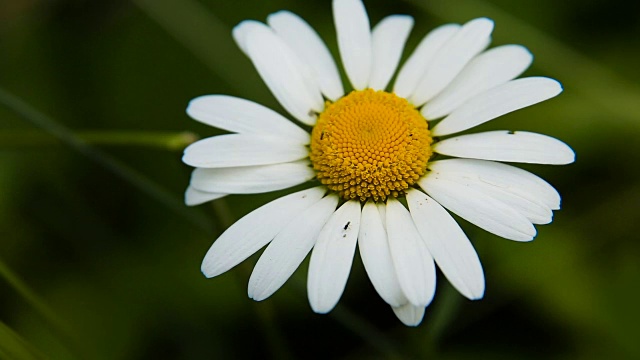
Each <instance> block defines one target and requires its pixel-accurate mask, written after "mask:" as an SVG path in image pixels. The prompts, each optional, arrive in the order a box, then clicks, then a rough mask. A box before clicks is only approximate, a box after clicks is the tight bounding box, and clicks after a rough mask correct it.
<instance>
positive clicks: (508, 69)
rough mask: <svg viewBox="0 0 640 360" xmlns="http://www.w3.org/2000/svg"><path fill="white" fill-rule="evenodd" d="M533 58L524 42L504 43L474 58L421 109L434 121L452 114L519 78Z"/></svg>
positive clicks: (426, 116) (423, 113)
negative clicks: (460, 107)
mask: <svg viewBox="0 0 640 360" xmlns="http://www.w3.org/2000/svg"><path fill="white" fill-rule="evenodd" d="M532 61H533V55H532V54H531V53H530V52H529V50H527V48H525V47H524V46H520V45H503V46H498V47H496V48H493V49H490V50H487V51H485V52H484V53H482V54H480V55H478V56H477V57H476V58H474V59H473V60H471V61H470V62H469V64H467V66H466V67H465V68H464V69H463V70H462V71H461V72H460V74H458V76H456V78H455V79H454V80H453V81H452V82H451V84H450V85H449V86H447V87H446V88H445V89H444V90H443V91H442V92H441V93H440V94H438V96H436V97H435V98H433V100H431V101H429V102H428V103H427V104H426V105H425V106H424V107H423V108H422V110H421V113H422V115H423V116H424V117H425V118H427V119H430V120H433V119H439V118H441V117H443V116H445V115H448V114H450V113H451V112H452V111H454V110H455V109H456V108H458V107H459V106H460V105H462V104H463V103H464V102H465V101H467V100H469V99H471V98H472V97H473V96H475V95H477V94H480V93H482V92H484V91H486V90H489V89H491V88H493V87H495V86H498V85H501V84H504V83H506V82H507V81H509V80H512V79H515V78H516V77H518V76H519V75H520V74H522V73H523V72H524V71H525V70H526V69H527V68H528V67H529V65H531V62H532Z"/></svg>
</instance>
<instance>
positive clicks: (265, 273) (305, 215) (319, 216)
mask: <svg viewBox="0 0 640 360" xmlns="http://www.w3.org/2000/svg"><path fill="white" fill-rule="evenodd" d="M337 205H338V197H337V196H336V195H328V196H326V197H324V198H323V199H322V200H320V201H318V202H316V203H315V204H313V205H312V206H311V207H309V208H308V209H306V210H304V211H302V212H301V213H299V214H298V215H297V216H294V217H293V218H292V219H291V221H290V222H289V223H288V224H287V225H286V226H285V227H284V229H282V230H281V231H280V232H279V233H278V235H276V237H275V238H274V239H273V240H272V241H271V243H270V244H269V246H267V248H266V250H265V251H264V252H263V253H262V256H260V259H258V262H257V263H256V266H255V267H254V268H253V272H252V273H251V277H250V278H249V289H248V294H249V297H250V298H252V299H254V300H256V301H262V300H264V299H266V298H268V297H269V296H271V295H272V294H273V293H274V292H276V291H277V290H278V289H279V288H280V287H281V286H282V285H283V284H284V283H285V282H286V281H287V280H288V279H289V277H290V276H291V274H293V272H294V271H295V270H296V269H297V268H298V266H300V263H302V260H304V258H305V257H306V256H307V254H308V253H309V251H310V250H311V248H312V247H313V245H314V244H315V242H316V239H317V238H318V234H319V233H320V230H321V229H322V227H323V226H324V224H325V223H326V222H327V220H328V219H329V217H330V216H331V214H333V212H334V210H335V209H336V206H337Z"/></svg>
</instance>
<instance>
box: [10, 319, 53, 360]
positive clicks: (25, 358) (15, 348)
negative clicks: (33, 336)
mask: <svg viewBox="0 0 640 360" xmlns="http://www.w3.org/2000/svg"><path fill="white" fill-rule="evenodd" d="M0 357H1V358H3V359H14V360H38V359H45V356H44V355H42V354H41V353H40V352H39V351H38V350H36V349H35V348H34V347H33V346H32V345H31V344H29V343H28V342H27V341H25V340H24V339H23V338H22V337H21V336H20V335H18V334H17V333H16V332H15V331H13V329H11V328H10V327H8V326H7V325H6V324H5V323H3V322H2V321H0Z"/></svg>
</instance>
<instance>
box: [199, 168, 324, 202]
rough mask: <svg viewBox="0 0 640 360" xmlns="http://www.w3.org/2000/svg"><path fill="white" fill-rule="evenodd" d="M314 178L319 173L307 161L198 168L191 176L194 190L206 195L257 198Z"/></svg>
mask: <svg viewBox="0 0 640 360" xmlns="http://www.w3.org/2000/svg"><path fill="white" fill-rule="evenodd" d="M314 176H315V172H314V171H313V169H312V168H311V167H310V166H309V162H308V161H306V160H304V161H296V162H293V163H284V164H275V165H259V166H243V167H232V168H220V169H203V168H197V169H195V170H194V171H193V173H192V175H191V186H193V187H194V188H196V189H198V190H200V191H206V192H217V193H226V194H257V193H263V192H268V191H275V190H282V189H286V188H288V187H291V186H295V185H298V184H302V183H304V182H305V181H309V180H311V179H313V177H314Z"/></svg>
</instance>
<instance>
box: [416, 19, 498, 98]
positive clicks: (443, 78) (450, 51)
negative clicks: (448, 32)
mask: <svg viewBox="0 0 640 360" xmlns="http://www.w3.org/2000/svg"><path fill="white" fill-rule="evenodd" d="M491 31H493V21H491V20H489V19H487V18H479V19H474V20H471V21H469V22H468V23H466V24H464V25H463V26H462V28H460V30H459V31H458V32H456V34H455V35H454V36H452V37H451V38H450V39H449V40H448V41H447V42H446V43H445V44H444V45H442V46H441V48H440V49H438V53H437V54H436V55H435V57H434V58H433V60H432V61H431V62H430V64H429V67H428V68H427V70H426V72H425V74H424V76H423V77H422V79H421V80H420V82H419V83H418V86H417V87H416V89H415V90H414V91H413V93H412V94H411V97H410V98H409V100H410V101H411V103H413V104H414V105H415V106H417V107H419V106H421V105H423V104H424V103H426V102H427V101H429V100H431V99H432V98H433V97H435V96H436V95H438V94H439V93H440V92H441V91H442V90H443V89H444V88H445V87H447V85H449V84H450V83H451V81H452V80H453V79H454V78H455V77H456V75H458V74H459V73H460V71H462V69H463V68H464V67H465V65H467V63H469V61H471V59H473V57H474V56H476V55H478V54H479V53H480V52H481V51H482V50H484V49H485V48H486V47H487V46H488V45H489V41H490V36H491Z"/></svg>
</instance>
